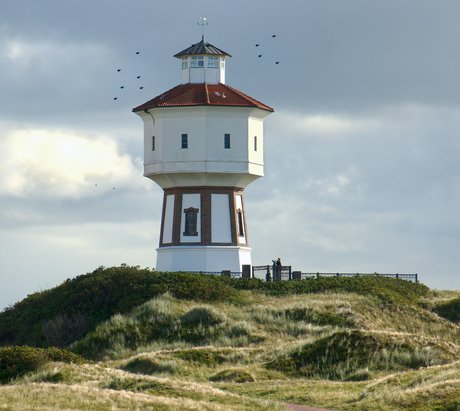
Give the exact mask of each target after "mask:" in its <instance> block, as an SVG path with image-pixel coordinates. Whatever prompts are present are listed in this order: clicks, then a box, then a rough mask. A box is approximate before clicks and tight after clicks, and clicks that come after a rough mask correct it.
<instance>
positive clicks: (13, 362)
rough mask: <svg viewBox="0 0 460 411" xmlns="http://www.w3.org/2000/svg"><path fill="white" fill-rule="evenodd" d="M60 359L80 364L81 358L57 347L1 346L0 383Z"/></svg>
mask: <svg viewBox="0 0 460 411" xmlns="http://www.w3.org/2000/svg"><path fill="white" fill-rule="evenodd" d="M51 361H60V362H67V363H76V364H81V363H83V362H84V360H83V358H81V357H80V356H78V355H75V354H73V353H71V352H69V351H65V350H61V349H59V348H46V349H43V348H32V347H27V346H22V347H3V348H0V383H7V382H9V381H11V380H12V379H14V378H18V377H21V376H22V375H24V374H26V373H28V372H32V371H37V370H38V369H39V368H40V367H42V366H43V365H45V364H46V363H47V362H51Z"/></svg>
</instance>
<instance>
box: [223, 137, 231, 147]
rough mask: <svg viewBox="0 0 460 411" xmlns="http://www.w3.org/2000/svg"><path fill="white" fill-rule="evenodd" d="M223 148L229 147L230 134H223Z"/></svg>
mask: <svg viewBox="0 0 460 411" xmlns="http://www.w3.org/2000/svg"><path fill="white" fill-rule="evenodd" d="M224 148H230V134H224Z"/></svg>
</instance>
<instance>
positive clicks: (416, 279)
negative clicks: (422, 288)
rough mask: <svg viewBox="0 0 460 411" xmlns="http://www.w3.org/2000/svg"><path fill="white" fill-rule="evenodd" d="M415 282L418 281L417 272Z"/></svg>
mask: <svg viewBox="0 0 460 411" xmlns="http://www.w3.org/2000/svg"><path fill="white" fill-rule="evenodd" d="M415 282H416V283H418V274H417V273H415Z"/></svg>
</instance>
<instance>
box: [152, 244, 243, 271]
mask: <svg viewBox="0 0 460 411" xmlns="http://www.w3.org/2000/svg"><path fill="white" fill-rule="evenodd" d="M251 264H252V261H251V248H249V247H235V246H205V247H203V246H177V247H158V248H157V264H156V270H157V271H203V272H221V271H222V270H230V271H233V272H241V267H242V266H243V265H251Z"/></svg>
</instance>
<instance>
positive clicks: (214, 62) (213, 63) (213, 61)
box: [208, 56, 219, 68]
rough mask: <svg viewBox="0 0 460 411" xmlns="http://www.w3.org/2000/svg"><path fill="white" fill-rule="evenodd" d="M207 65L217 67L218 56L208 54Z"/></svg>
mask: <svg viewBox="0 0 460 411" xmlns="http://www.w3.org/2000/svg"><path fill="white" fill-rule="evenodd" d="M208 67H209V68H219V58H218V57H215V56H208Z"/></svg>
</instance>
